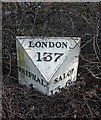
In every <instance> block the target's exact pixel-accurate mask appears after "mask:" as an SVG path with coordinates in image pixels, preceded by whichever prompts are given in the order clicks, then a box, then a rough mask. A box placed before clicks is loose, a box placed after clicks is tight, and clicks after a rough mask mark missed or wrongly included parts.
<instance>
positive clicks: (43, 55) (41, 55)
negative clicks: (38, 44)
mask: <svg viewBox="0 0 101 120" xmlns="http://www.w3.org/2000/svg"><path fill="white" fill-rule="evenodd" d="M62 55H63V53H49V52H44V53H41V52H37V57H38V58H37V61H38V62H41V61H42V60H43V61H46V62H49V61H51V60H52V59H53V58H54V62H57V61H58V59H59V58H60V57H61V56H62Z"/></svg>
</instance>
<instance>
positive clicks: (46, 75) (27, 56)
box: [16, 36, 80, 95]
mask: <svg viewBox="0 0 101 120" xmlns="http://www.w3.org/2000/svg"><path fill="white" fill-rule="evenodd" d="M16 48H17V62H18V78H19V82H20V83H21V84H25V85H27V86H29V85H30V84H32V85H33V87H34V88H36V89H37V90H39V91H40V92H42V93H44V94H47V95H52V94H55V93H56V92H59V91H60V89H61V88H62V87H65V86H68V85H69V84H71V83H73V82H74V81H75V80H76V75H77V68H78V61H79V52H80V38H78V37H44V38H41V37H35V38H34V37H28V36H17V38H16Z"/></svg>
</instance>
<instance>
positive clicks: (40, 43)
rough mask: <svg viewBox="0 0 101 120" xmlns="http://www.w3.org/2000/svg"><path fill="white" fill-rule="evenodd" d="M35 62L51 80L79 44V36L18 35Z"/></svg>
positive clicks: (47, 78)
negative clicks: (42, 36)
mask: <svg viewBox="0 0 101 120" xmlns="http://www.w3.org/2000/svg"><path fill="white" fill-rule="evenodd" d="M17 40H18V41H19V42H20V44H21V45H22V46H23V48H24V49H25V51H26V52H27V54H28V55H29V57H30V58H31V59H32V61H33V63H34V64H35V65H36V67H37V68H38V69H39V71H40V72H41V74H42V75H43V76H44V77H45V79H46V81H47V82H49V81H50V79H51V78H52V76H53V75H54V73H55V72H56V71H57V70H58V68H59V67H60V65H61V64H62V63H63V62H64V60H65V59H66V58H67V56H68V54H69V53H70V52H71V50H73V49H74V48H75V46H76V45H78V44H79V42H80V38H78V37H44V38H41V37H28V36H17Z"/></svg>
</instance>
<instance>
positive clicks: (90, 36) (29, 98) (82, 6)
mask: <svg viewBox="0 0 101 120" xmlns="http://www.w3.org/2000/svg"><path fill="white" fill-rule="evenodd" d="M100 6H101V3H100V2H99V3H89V2H87V3H51V2H49V3H3V25H2V26H3V85H2V88H3V116H2V119H3V120H4V119H5V120H6V119H7V120H20V119H21V120H29V119H30V120H31V119H32V120H34V119H39V120H41V119H49V118H51V119H67V118H68V119H69V118H70V119H71V118H74V119H80V120H81V119H89V120H90V119H91V120H92V119H95V118H96V119H101V109H100V107H101V88H100V86H101V82H100V80H101V43H100V36H101V34H100V30H101V25H100V24H101V22H100V20H101V18H100V13H101V7H100ZM23 35H28V36H30V35H31V36H41V37H44V36H50V37H51V36H52V37H53V36H54V37H61V36H62V37H63V36H65V37H67V36H79V37H81V52H80V60H79V69H78V76H77V81H76V83H75V84H74V85H72V86H69V87H66V88H64V89H62V90H61V92H60V93H58V94H55V95H53V96H50V97H49V96H46V95H43V94H41V93H39V92H37V91H36V90H35V89H32V88H28V87H26V86H22V85H20V84H19V83H18V78H17V61H16V45H15V37H16V36H23Z"/></svg>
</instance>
